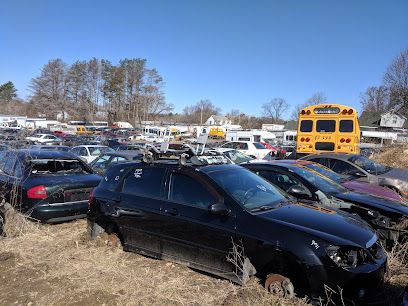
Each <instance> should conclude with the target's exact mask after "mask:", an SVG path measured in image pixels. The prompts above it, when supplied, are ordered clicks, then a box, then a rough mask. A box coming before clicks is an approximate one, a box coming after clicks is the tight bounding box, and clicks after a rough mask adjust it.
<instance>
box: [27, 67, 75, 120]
mask: <svg viewBox="0 0 408 306" xmlns="http://www.w3.org/2000/svg"><path fill="white" fill-rule="evenodd" d="M66 76H67V65H66V64H65V63H64V62H63V61H62V60H61V59H53V60H50V61H49V62H48V63H47V64H46V65H45V66H44V67H43V68H42V70H41V74H40V76H38V77H36V78H34V79H32V80H31V84H30V89H31V91H32V93H33V96H32V98H31V100H32V102H33V103H35V104H36V106H37V107H38V109H39V110H41V112H42V114H45V115H47V116H55V114H56V113H57V112H61V114H62V120H65V114H66V112H67V111H68V109H69V108H70V107H69V105H68V98H67V94H68V91H67V78H66Z"/></svg>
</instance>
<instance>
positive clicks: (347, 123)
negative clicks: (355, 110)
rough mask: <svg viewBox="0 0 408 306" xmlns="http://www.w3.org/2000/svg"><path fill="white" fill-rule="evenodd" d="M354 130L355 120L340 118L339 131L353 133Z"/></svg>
mask: <svg viewBox="0 0 408 306" xmlns="http://www.w3.org/2000/svg"><path fill="white" fill-rule="evenodd" d="M353 130H354V124H353V120H340V128H339V131H340V132H343V133H351V132H353Z"/></svg>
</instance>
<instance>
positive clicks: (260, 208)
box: [251, 205, 273, 212]
mask: <svg viewBox="0 0 408 306" xmlns="http://www.w3.org/2000/svg"><path fill="white" fill-rule="evenodd" d="M271 209H273V207H272V206H269V205H263V206H259V207H256V208H253V209H251V212H258V211H267V210H271Z"/></svg>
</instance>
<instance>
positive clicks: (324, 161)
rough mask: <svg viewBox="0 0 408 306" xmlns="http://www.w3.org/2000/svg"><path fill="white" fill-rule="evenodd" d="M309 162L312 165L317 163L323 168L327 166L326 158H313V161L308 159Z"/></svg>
mask: <svg viewBox="0 0 408 306" xmlns="http://www.w3.org/2000/svg"><path fill="white" fill-rule="evenodd" d="M309 161H311V162H314V163H318V164H321V165H323V166H326V167H328V166H327V165H328V161H327V158H322V157H320V158H313V159H309ZM328 168H329V167H328Z"/></svg>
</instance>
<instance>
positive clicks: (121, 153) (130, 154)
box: [103, 150, 143, 158]
mask: <svg viewBox="0 0 408 306" xmlns="http://www.w3.org/2000/svg"><path fill="white" fill-rule="evenodd" d="M103 155H110V156H121V157H129V158H132V157H135V156H138V155H143V154H142V152H141V151H137V150H133V151H130V150H128V151H115V152H109V153H105V154H103Z"/></svg>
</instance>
